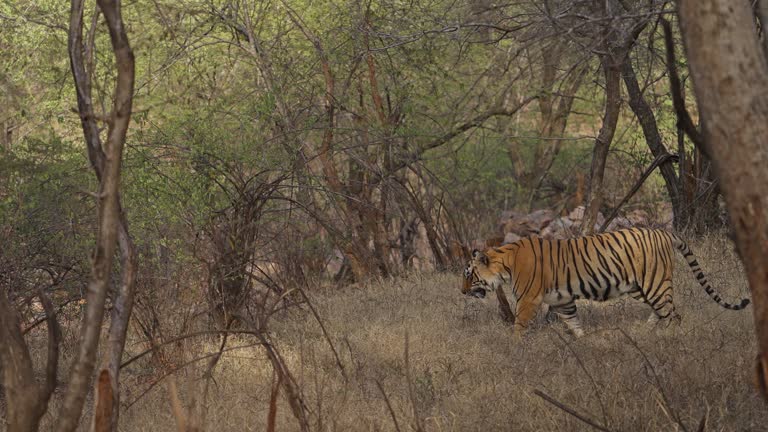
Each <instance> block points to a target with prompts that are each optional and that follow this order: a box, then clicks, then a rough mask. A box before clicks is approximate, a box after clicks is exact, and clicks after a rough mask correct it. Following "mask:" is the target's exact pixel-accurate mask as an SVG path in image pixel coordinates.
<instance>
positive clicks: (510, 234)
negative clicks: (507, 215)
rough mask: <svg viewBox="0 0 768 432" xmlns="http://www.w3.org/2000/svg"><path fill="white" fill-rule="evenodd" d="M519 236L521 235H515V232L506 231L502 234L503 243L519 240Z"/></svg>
mask: <svg viewBox="0 0 768 432" xmlns="http://www.w3.org/2000/svg"><path fill="white" fill-rule="evenodd" d="M521 238H522V237H520V236H519V235H517V234H515V233H513V232H508V233H506V234H505V235H504V244H509V243H514V242H516V241H518V240H520V239H521Z"/></svg>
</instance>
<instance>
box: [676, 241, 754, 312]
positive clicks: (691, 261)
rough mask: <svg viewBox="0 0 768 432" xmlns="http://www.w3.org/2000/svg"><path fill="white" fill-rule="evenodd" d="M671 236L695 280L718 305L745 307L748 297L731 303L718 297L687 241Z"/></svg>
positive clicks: (728, 307) (730, 307) (733, 307)
mask: <svg viewBox="0 0 768 432" xmlns="http://www.w3.org/2000/svg"><path fill="white" fill-rule="evenodd" d="M670 236H671V237H672V244H673V245H674V246H675V247H676V248H677V250H679V251H680V253H682V254H683V257H685V261H687V262H688V266H690V267H691V271H692V272H693V275H694V276H696V280H698V281H699V283H700V284H701V286H702V288H704V291H706V292H707V294H709V296H710V297H711V298H712V300H714V301H715V302H717V304H719V305H720V306H722V307H724V308H726V309H731V310H741V309H744V308H745V307H747V305H748V304H749V299H746V298H745V299H742V300H741V303H739V304H731V303H726V302H724V301H723V299H722V298H720V293H718V292H717V291H715V289H714V288H712V285H710V284H709V281H707V277H706V276H705V275H704V272H703V271H701V267H700V266H699V263H698V262H697V261H696V257H695V256H694V255H693V252H691V248H690V247H688V243H686V242H685V240H683V239H681V238H680V237H678V236H676V235H674V234H670Z"/></svg>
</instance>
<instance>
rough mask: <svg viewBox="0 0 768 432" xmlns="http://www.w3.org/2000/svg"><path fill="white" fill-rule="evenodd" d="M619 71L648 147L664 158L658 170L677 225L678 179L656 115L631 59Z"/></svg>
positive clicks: (655, 154) (630, 105)
mask: <svg viewBox="0 0 768 432" xmlns="http://www.w3.org/2000/svg"><path fill="white" fill-rule="evenodd" d="M621 72H622V78H623V79H624V85H625V86H626V87H627V94H628V95H629V107H630V108H632V112H634V113H635V116H636V117H637V121H638V122H639V123H640V126H641V127H642V129H643V135H644V136H645V142H646V143H647V144H648V148H649V149H650V150H651V154H653V156H654V158H657V159H658V158H664V162H661V163H660V164H659V171H661V176H662V178H664V185H665V186H666V188H667V194H669V200H670V201H671V202H672V214H673V216H674V220H675V226H677V224H678V219H679V213H680V191H679V190H678V188H677V185H678V180H677V174H676V173H675V168H674V166H673V159H672V158H670V157H669V152H668V151H667V148H666V147H664V143H663V141H662V139H661V134H660V133H659V128H658V126H657V124H656V117H655V116H654V115H653V110H652V109H651V107H650V106H649V105H648V102H646V101H645V97H643V93H642V91H641V90H640V85H639V84H638V82H637V75H636V74H635V70H634V68H633V67H632V61H631V60H630V59H629V58H627V59H626V61H625V62H624V64H623V65H622V68H621Z"/></svg>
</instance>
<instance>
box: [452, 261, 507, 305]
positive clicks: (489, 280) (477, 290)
mask: <svg viewBox="0 0 768 432" xmlns="http://www.w3.org/2000/svg"><path fill="white" fill-rule="evenodd" d="M488 265H489V259H488V256H487V255H485V254H484V253H483V252H480V251H478V250H477V249H475V250H474V251H472V259H470V260H469V262H468V263H467V266H466V267H464V275H463V276H464V277H463V279H462V286H461V293H462V294H464V295H468V296H472V297H476V298H485V295H486V294H487V293H488V292H489V291H494V290H495V289H496V287H498V286H499V285H500V283H501V282H503V281H501V280H499V278H498V276H495V275H493V274H492V271H491V270H490V269H489V267H488Z"/></svg>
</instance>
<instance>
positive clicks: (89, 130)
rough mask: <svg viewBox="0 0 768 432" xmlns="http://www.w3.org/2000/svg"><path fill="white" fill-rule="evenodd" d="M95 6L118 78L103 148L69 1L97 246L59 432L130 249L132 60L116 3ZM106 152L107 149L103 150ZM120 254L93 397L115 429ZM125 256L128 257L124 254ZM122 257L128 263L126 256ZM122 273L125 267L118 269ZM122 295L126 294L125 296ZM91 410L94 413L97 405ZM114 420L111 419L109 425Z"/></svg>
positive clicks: (89, 368) (79, 395)
mask: <svg viewBox="0 0 768 432" xmlns="http://www.w3.org/2000/svg"><path fill="white" fill-rule="evenodd" d="M98 4H99V9H100V10H101V11H102V13H103V14H104V17H105V19H106V23H107V27H108V28H109V33H110V39H111V42H112V50H113V52H114V54H115V60H116V66H117V78H116V87H115V102H114V106H113V108H112V114H111V121H110V124H109V130H108V134H107V145H106V147H105V149H102V146H101V140H100V138H99V132H98V127H97V125H96V122H95V119H94V115H93V104H92V100H91V94H90V81H89V77H88V74H87V73H86V72H85V67H84V65H83V52H82V41H83V39H82V31H83V2H82V0H73V1H72V9H71V14H70V28H69V55H70V64H71V67H72V74H73V77H74V79H75V88H76V90H77V99H78V111H79V113H80V119H81V123H82V126H83V133H84V136H85V140H86V144H87V148H88V156H89V159H90V161H91V165H92V166H93V168H94V170H95V172H96V176H97V178H98V179H99V181H100V188H99V207H98V221H99V222H98V224H99V226H98V231H97V236H96V249H95V251H94V256H93V265H92V272H91V278H90V281H89V284H88V291H87V298H86V299H87V306H86V311H85V318H84V320H83V324H82V327H81V336H80V347H79V352H78V354H77V357H76V359H75V362H74V365H73V367H72V370H71V375H70V383H69V387H68V389H67V393H66V394H65V396H64V402H63V407H62V410H61V412H60V415H59V423H58V430H60V431H73V430H75V428H77V425H78V423H79V421H80V415H81V412H82V408H83V404H84V402H85V395H86V393H87V388H88V385H89V383H90V381H91V378H92V376H93V370H94V368H95V359H96V350H97V348H98V344H99V338H100V333H101V324H102V321H103V319H104V304H105V301H106V297H107V291H108V288H109V280H110V274H111V270H112V260H113V257H114V253H115V249H116V245H117V242H118V238H120V241H121V242H122V243H123V244H121V247H127V248H128V249H130V250H132V243H131V244H130V245H129V244H127V243H124V242H126V241H129V240H130V237H129V236H128V231H127V225H125V224H124V222H125V220H124V215H123V212H122V208H121V205H120V194H119V193H120V170H121V164H122V156H123V145H124V143H125V136H126V133H127V131H128V125H129V123H130V118H131V107H132V102H133V83H134V59H133V51H132V50H131V47H130V44H129V43H128V38H127V36H126V33H125V27H124V24H123V21H122V16H121V8H120V3H119V2H117V1H110V0H99V2H98ZM105 151H106V153H104V152H105ZM123 252H124V254H123V258H124V262H125V263H126V264H129V265H128V266H127V267H128V268H127V270H128V272H129V273H128V274H127V275H126V274H124V275H123V282H124V283H127V284H124V285H123V287H122V288H121V290H120V291H119V292H118V298H117V299H116V305H119V307H120V309H119V310H118V311H116V312H115V317H116V318H117V319H118V322H114V323H113V328H112V329H111V330H110V346H109V348H108V357H109V360H105V367H106V368H105V370H106V371H107V376H108V377H109V380H110V382H109V383H108V384H109V385H107V386H104V385H102V386H100V387H99V388H100V389H101V390H102V392H103V391H108V392H110V393H111V394H110V395H103V394H97V395H96V400H97V401H99V400H102V401H107V400H108V401H110V405H109V408H108V412H109V413H111V415H110V418H109V419H107V420H108V421H106V422H96V423H94V426H96V425H97V424H107V425H111V427H112V428H116V424H117V423H116V421H117V419H116V414H115V413H116V411H117V410H118V409H119V408H118V407H119V405H117V404H116V403H114V401H115V398H116V397H117V395H118V391H117V389H118V375H117V372H116V371H117V370H118V369H119V364H120V357H121V355H122V350H123V346H124V343H125V331H126V329H127V322H128V319H129V317H130V313H131V307H132V304H133V283H132V281H133V279H134V272H133V266H132V265H131V264H132V261H133V257H132V256H131V252H130V251H128V250H124V251H123ZM126 254H127V255H126ZM126 258H127V261H126V260H125V259H126ZM123 270H124V271H126V268H124V269H123ZM126 296H127V297H126ZM95 411H96V412H106V411H99V410H98V406H97V410H95ZM113 420H114V423H113Z"/></svg>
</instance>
